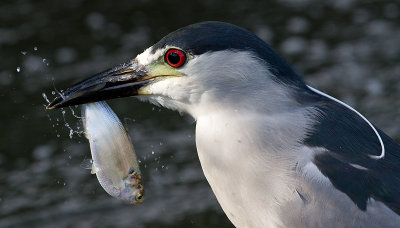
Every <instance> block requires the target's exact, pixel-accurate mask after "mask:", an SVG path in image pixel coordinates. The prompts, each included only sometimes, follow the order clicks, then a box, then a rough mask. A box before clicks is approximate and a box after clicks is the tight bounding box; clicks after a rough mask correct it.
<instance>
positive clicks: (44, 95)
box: [42, 93, 50, 104]
mask: <svg viewBox="0 0 400 228" xmlns="http://www.w3.org/2000/svg"><path fill="white" fill-rule="evenodd" d="M42 97H43V98H44V100H45V101H46V102H47V104H50V101H49V99H47V96H46V94H45V93H42Z"/></svg>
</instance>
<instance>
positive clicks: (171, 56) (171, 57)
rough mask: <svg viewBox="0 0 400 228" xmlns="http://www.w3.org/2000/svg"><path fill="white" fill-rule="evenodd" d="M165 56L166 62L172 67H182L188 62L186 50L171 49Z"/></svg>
mask: <svg viewBox="0 0 400 228" xmlns="http://www.w3.org/2000/svg"><path fill="white" fill-rule="evenodd" d="M164 58H165V62H167V63H168V64H169V65H170V66H172V67H180V66H182V65H183V64H185V62H186V55H185V52H183V51H181V50H178V49H169V50H168V51H167V54H165V57H164Z"/></svg>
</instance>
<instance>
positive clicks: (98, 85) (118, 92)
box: [46, 60, 151, 109]
mask: <svg viewBox="0 0 400 228" xmlns="http://www.w3.org/2000/svg"><path fill="white" fill-rule="evenodd" d="M147 73H148V72H147V70H146V68H145V67H143V66H142V65H140V64H138V62H137V61H136V60H132V61H130V62H128V63H125V64H122V65H119V66H116V67H114V68H112V69H109V70H106V71H104V72H101V73H99V74H96V75H94V76H92V77H90V78H88V79H86V80H84V81H82V82H80V83H77V84H75V85H74V86H72V87H70V88H68V89H67V90H65V91H64V92H63V93H62V94H60V96H58V97H56V98H55V99H54V100H53V102H51V103H50V104H49V105H48V106H47V107H46V108H47V109H55V108H61V107H66V106H71V105H78V104H85V103H90V102H96V101H101V100H108V99H113V98H118V97H128V96H134V95H138V90H139V89H140V88H141V87H143V86H145V85H147V84H148V82H149V81H151V80H150V79H148V78H147V77H146V75H147ZM146 78H147V79H146Z"/></svg>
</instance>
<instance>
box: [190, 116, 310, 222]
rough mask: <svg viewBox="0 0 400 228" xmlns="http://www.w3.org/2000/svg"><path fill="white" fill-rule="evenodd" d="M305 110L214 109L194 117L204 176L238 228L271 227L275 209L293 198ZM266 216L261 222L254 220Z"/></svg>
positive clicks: (275, 220)
mask: <svg viewBox="0 0 400 228" xmlns="http://www.w3.org/2000/svg"><path fill="white" fill-rule="evenodd" d="M304 112H305V110H302V109H299V110H297V111H296V109H294V111H293V110H292V111H291V112H281V113H279V114H277V113H274V114H269V113H265V112H260V111H254V110H235V109H234V110H230V109H223V110H222V109H217V111H215V112H209V113H208V114H203V115H199V116H197V126H196V144H197V150H198V156H199V159H200V162H201V165H202V168H203V171H204V174H205V176H206V178H207V180H208V182H209V183H210V185H211V187H212V189H213V191H214V193H215V195H216V197H217V199H218V201H219V203H220V204H221V206H222V208H223V209H224V211H225V213H226V214H227V216H228V217H229V218H230V220H231V221H233V223H234V224H235V225H236V226H237V227H259V225H258V224H264V225H265V226H260V227H275V226H279V225H282V223H281V221H280V220H279V215H278V214H279V205H280V204H282V203H283V202H285V201H288V200H290V199H289V198H291V197H292V195H293V192H294V189H295V186H294V184H295V183H296V181H295V179H294V178H295V177H294V174H293V173H292V172H293V167H294V166H295V165H296V162H297V159H298V156H299V155H298V154H297V153H296V151H295V149H294V148H296V147H300V146H299V145H298V142H299V141H301V138H303V137H304V136H305V133H306V132H307V130H306V129H307V124H306V123H307V121H308V120H307V116H306V115H305V113H304ZM260 213H264V214H265V215H268V216H266V217H265V218H267V219H265V218H259V217H258V215H260Z"/></svg>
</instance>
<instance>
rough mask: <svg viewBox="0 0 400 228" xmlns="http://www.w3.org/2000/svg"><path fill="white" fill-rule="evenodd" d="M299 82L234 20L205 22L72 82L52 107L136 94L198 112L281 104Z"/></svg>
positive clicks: (173, 107)
mask: <svg viewBox="0 0 400 228" xmlns="http://www.w3.org/2000/svg"><path fill="white" fill-rule="evenodd" d="M299 87H304V83H303V81H302V79H301V78H300V77H299V76H297V74H296V73H295V72H294V71H293V69H292V68H291V67H290V65H289V64H287V63H286V61H285V60H284V59H283V58H281V57H280V56H279V55H278V54H276V53H275V52H274V51H273V50H272V48H270V46H269V45H267V44H266V43H265V42H264V41H262V40H261V39H260V38H258V37H257V36H255V35H254V34H252V33H251V32H249V31H247V30H244V29H242V28H240V27H237V26H235V25H231V24H227V23H223V22H202V23H198V24H193V25H189V26H187V27H184V28H181V29H179V30H177V31H175V32H172V33H170V34H169V35H167V36H165V37H164V38H163V39H161V40H160V41H159V42H158V43H156V44H155V45H153V46H151V47H149V48H148V49H146V50H145V51H144V52H143V53H141V54H139V55H138V56H136V58H134V59H133V60H130V61H128V62H127V63H124V64H122V65H119V66H116V67H114V68H111V69H109V70H106V71H104V72H102V73H99V74H96V75H94V76H92V77H90V78H88V79H86V80H84V81H82V82H80V83H78V84H76V85H74V86H72V87H71V88H69V89H67V90H65V92H64V93H63V94H62V95H61V96H60V97H57V98H56V99H55V100H54V101H53V102H51V103H50V104H49V105H48V108H49V109H53V108H59V107H65V106H71V105H77V104H84V103H90V102H95V101H100V100H107V99H113V98H119V97H128V96H138V97H140V98H143V99H148V100H150V101H151V102H153V103H157V104H160V105H162V106H165V107H167V108H171V109H177V110H180V111H186V112H189V113H191V114H192V115H194V116H196V115H197V114H198V113H199V112H200V111H199V110H204V109H199V107H202V106H204V105H208V106H210V105H212V106H213V107H210V108H218V107H220V106H224V104H231V105H232V104H235V103H241V101H242V100H244V101H245V100H248V99H253V98H254V99H261V100H260V101H259V102H258V103H263V102H264V103H265V99H267V100H268V99H270V100H272V101H273V103H274V102H275V103H278V100H279V99H278V97H282V96H283V97H284V96H286V95H287V93H288V91H287V88H299ZM260 92H262V93H265V94H264V95H265V96H260V94H259V93H260ZM266 96H267V97H266ZM274 97H277V99H273V98H274ZM243 98H245V99H243ZM242 107H243V106H242Z"/></svg>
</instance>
